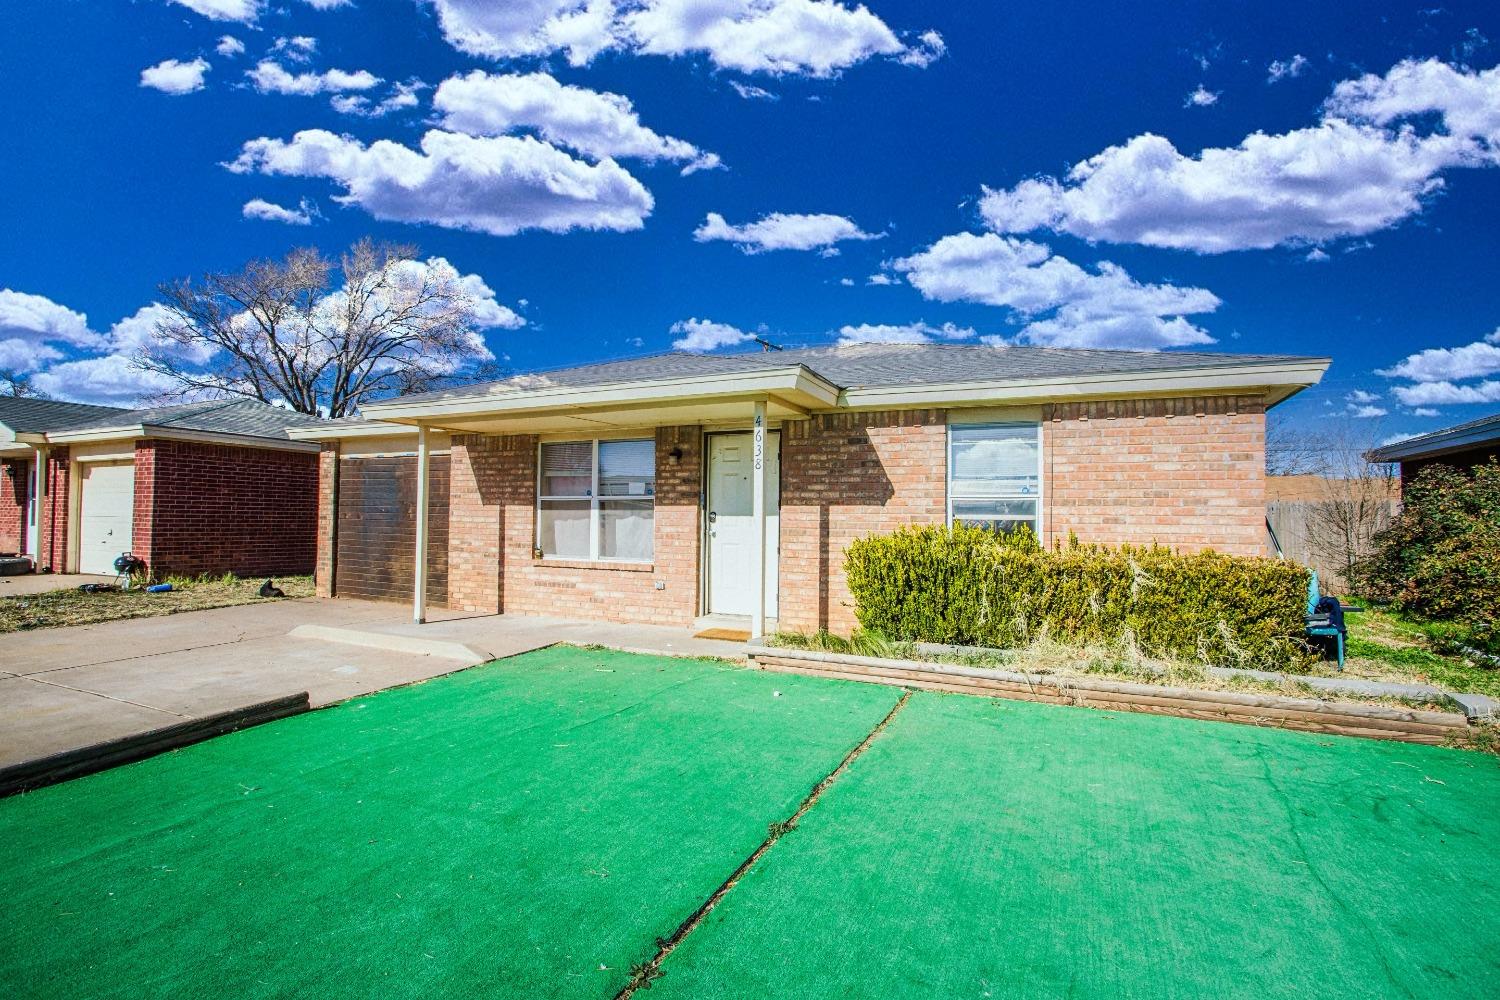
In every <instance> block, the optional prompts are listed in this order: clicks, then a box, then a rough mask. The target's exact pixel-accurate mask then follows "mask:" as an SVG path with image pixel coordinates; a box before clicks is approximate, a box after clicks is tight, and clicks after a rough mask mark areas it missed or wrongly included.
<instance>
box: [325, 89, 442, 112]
mask: <svg viewBox="0 0 1500 1000" xmlns="http://www.w3.org/2000/svg"><path fill="white" fill-rule="evenodd" d="M426 89H427V84H425V83H423V82H422V81H421V80H408V81H406V82H405V83H397V84H394V85H392V87H391V92H390V93H389V94H388V95H386V96H385V97H383V98H381V99H380V100H378V101H372V100H370V98H369V97H367V96H365V95H364V94H335V95H333V97H331V98H329V99H328V103H329V104H331V105H332V106H333V110H335V111H337V112H338V113H339V114H343V115H357V116H359V117H361V118H384V117H385V116H386V115H388V114H392V113H393V112H396V111H405V110H407V109H409V108H414V107H416V106H417V105H418V104H420V103H421V101H420V99H419V98H418V97H417V95H418V94H420V93H421V92H422V91H424V90H426Z"/></svg>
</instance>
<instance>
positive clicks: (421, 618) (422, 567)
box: [411, 425, 432, 625]
mask: <svg viewBox="0 0 1500 1000" xmlns="http://www.w3.org/2000/svg"><path fill="white" fill-rule="evenodd" d="M431 458H432V454H431V449H429V448H428V446H427V427H426V425H419V426H418V427H417V531H416V535H417V558H416V559H415V560H414V563H415V566H416V580H415V581H414V584H415V586H414V587H413V588H412V612H411V613H412V619H413V620H414V621H415V622H416V623H417V624H418V625H420V624H422V623H423V622H425V621H426V620H427V478H428V477H427V473H428V469H429V467H430V466H431V465H432V462H431Z"/></svg>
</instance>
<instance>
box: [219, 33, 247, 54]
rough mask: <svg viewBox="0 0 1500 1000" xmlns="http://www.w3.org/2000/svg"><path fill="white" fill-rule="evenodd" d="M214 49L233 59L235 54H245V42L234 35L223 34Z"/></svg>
mask: <svg viewBox="0 0 1500 1000" xmlns="http://www.w3.org/2000/svg"><path fill="white" fill-rule="evenodd" d="M214 51H215V52H217V53H218V54H219V55H221V56H223V57H224V58H226V59H233V58H234V57H235V56H242V55H244V54H245V43H244V42H242V41H240V40H239V39H238V38H235V37H234V36H233V35H223V36H221V37H220V38H219V43H218V44H217V45H215V46H214Z"/></svg>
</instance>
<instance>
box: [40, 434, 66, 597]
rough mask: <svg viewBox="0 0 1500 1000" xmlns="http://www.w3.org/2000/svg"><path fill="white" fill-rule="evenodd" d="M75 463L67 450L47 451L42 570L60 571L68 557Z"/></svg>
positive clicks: (53, 449) (63, 568) (64, 567)
mask: <svg viewBox="0 0 1500 1000" xmlns="http://www.w3.org/2000/svg"><path fill="white" fill-rule="evenodd" d="M71 469H72V466H71V465H70V464H69V462H68V449H66V448H51V449H49V450H48V452H47V504H46V507H45V508H44V509H43V511H42V516H43V529H42V544H41V550H42V551H41V553H40V557H41V558H40V559H39V560H38V562H37V566H38V568H40V569H47V570H51V571H53V572H54V573H61V572H63V571H64V570H65V569H66V568H67V567H66V566H65V565H64V563H65V561H66V560H67V558H68V484H69V480H70V477H71Z"/></svg>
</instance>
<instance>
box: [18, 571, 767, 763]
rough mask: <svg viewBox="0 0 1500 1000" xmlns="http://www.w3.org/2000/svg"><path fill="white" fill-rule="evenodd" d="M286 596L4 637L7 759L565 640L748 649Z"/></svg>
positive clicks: (326, 695) (615, 629)
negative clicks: (413, 618)
mask: <svg viewBox="0 0 1500 1000" xmlns="http://www.w3.org/2000/svg"><path fill="white" fill-rule="evenodd" d="M407 613H408V612H407V609H406V608H405V607H404V606H401V605H393V604H377V603H373V602H366V601H347V600H317V599H310V600H299V601H275V602H269V603H266V604H252V605H245V606H242V607H235V608H218V609H214V610H210V611H191V612H184V613H182V614H177V615H166V616H162V617H158V618H139V619H134V620H130V621H118V622H105V623H101V624H98V625H82V626H77V627H74V628H56V629H37V630H35V631H28V632H13V633H10V634H7V635H4V636H0V767H4V766H8V765H11V764H17V763H20V762H22V761H27V760H34V759H36V758H38V757H44V756H48V755H50V754H54V753H59V752H61V751H64V750H71V749H74V748H77V747H82V746H88V745H90V744H93V743H99V742H102V741H105V740H111V739H117V738H119V737H122V736H130V735H134V734H137V733H142V732H146V731H149V730H152V729H158V728H161V727H163V726H168V725H171V724H173V723H176V722H182V721H185V720H188V719H195V718H200V717H202V716H205V715H212V714H214V713H217V712H224V711H228V710H231V709H236V708H242V707H245V706H247V705H252V704H255V703H257V702H262V701H267V700H270V699H272V698H278V697H282V696H285V695H291V694H296V693H298V692H301V691H306V692H308V694H309V695H310V698H311V701H312V704H313V705H314V706H315V707H316V706H318V705H326V704H328V703H330V702H335V701H342V700H344V699H347V698H353V697H356V696H358V695H362V694H368V693H370V692H371V691H378V690H381V689H382V688H387V687H393V686H396V685H401V684H410V683H412V682H414V681H420V680H426V679H428V678H431V677H437V676H440V675H442V674H446V673H451V672H453V671H455V670H462V669H464V668H465V667H469V666H473V665H474V664H477V663H483V662H485V661H487V660H491V659H496V658H500V657H505V656H514V655H516V654H518V653H523V652H526V651H528V650H532V649H539V648H541V647H543V646H548V645H551V644H553V643H556V642H577V643H581V644H586V643H600V644H603V645H610V646H617V647H619V648H622V649H631V650H637V651H641V652H654V653H670V654H677V655H695V656H705V655H706V656H742V655H743V650H744V646H743V645H742V644H739V643H732V642H719V641H714V640H705V639H694V638H693V637H692V633H691V632H690V631H689V630H685V629H671V628H662V627H659V626H651V625H643V626H634V625H611V624H606V623H597V622H577V621H568V620H564V619H555V618H522V617H518V616H512V615H492V616H482V617H473V616H462V615H453V614H447V613H444V618H445V620H443V621H436V622H431V623H429V624H427V625H421V626H418V625H415V624H413V623H411V622H410V620H409V619H407V617H406V616H407Z"/></svg>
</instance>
